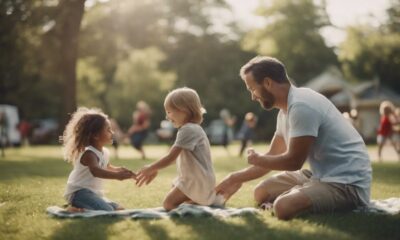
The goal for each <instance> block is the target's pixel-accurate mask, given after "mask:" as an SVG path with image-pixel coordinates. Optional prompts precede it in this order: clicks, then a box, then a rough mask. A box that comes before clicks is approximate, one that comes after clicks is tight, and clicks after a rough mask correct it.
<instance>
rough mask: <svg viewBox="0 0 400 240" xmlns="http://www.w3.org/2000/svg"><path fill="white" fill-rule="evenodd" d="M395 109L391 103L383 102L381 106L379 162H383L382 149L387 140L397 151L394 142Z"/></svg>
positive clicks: (378, 141) (378, 139) (378, 140)
mask: <svg viewBox="0 0 400 240" xmlns="http://www.w3.org/2000/svg"><path fill="white" fill-rule="evenodd" d="M393 108H394V106H393V104H392V103H391V102H389V101H383V102H382V103H381V105H380V106H379V113H380V114H381V118H380V122H379V128H378V136H377V143H378V160H379V162H381V161H382V148H383V146H384V145H385V143H386V141H387V140H389V141H390V143H391V144H392V145H393V147H394V149H395V150H396V151H397V148H396V145H395V143H394V141H393V124H394V116H393Z"/></svg>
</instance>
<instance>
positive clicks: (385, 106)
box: [379, 101, 394, 115]
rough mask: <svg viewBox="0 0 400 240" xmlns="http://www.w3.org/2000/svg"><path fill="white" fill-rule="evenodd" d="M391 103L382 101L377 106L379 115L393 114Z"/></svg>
mask: <svg viewBox="0 0 400 240" xmlns="http://www.w3.org/2000/svg"><path fill="white" fill-rule="evenodd" d="M393 108H394V106H393V103H392V102H390V101H383V102H382V103H381V105H380V106H379V113H380V114H381V115H387V114H390V113H392V112H393Z"/></svg>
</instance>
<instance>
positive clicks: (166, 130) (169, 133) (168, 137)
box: [156, 120, 176, 142]
mask: <svg viewBox="0 0 400 240" xmlns="http://www.w3.org/2000/svg"><path fill="white" fill-rule="evenodd" d="M175 132H176V131H175V128H174V125H173V124H172V123H171V122H170V121H168V120H162V121H161V122H160V128H159V129H157V131H156V134H157V138H158V141H160V142H162V141H166V142H169V141H172V140H173V139H174V137H175Z"/></svg>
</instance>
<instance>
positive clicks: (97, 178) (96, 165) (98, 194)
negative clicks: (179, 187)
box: [62, 107, 136, 211]
mask: <svg viewBox="0 0 400 240" xmlns="http://www.w3.org/2000/svg"><path fill="white" fill-rule="evenodd" d="M112 136H113V131H112V130H111V125H110V121H109V119H108V117H107V115H105V114H104V113H103V112H101V111H100V110H98V109H88V108H84V107H81V108H79V109H78V110H77V111H76V112H75V113H74V114H73V115H72V118H71V120H70V121H69V123H68V124H67V126H66V128H65V130H64V134H63V136H62V142H63V147H64V148H63V151H64V158H65V160H66V161H68V162H72V164H73V166H74V168H73V170H72V172H71V173H70V175H69V177H68V182H67V188H66V191H65V194H64V197H65V199H66V200H67V201H68V203H69V204H70V205H71V206H72V208H71V210H73V211H75V210H78V211H80V210H82V209H90V210H106V211H113V210H122V209H123V208H122V207H121V206H119V205H118V204H117V203H114V202H111V201H109V200H108V199H106V198H104V197H103V192H102V190H103V186H102V185H103V179H118V180H124V179H129V178H135V177H136V175H135V174H134V173H133V172H132V171H130V170H128V169H126V168H123V167H115V166H112V165H111V164H110V163H109V151H108V149H107V148H105V147H104V145H106V144H111V143H112Z"/></svg>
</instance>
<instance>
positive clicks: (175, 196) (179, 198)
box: [163, 187, 190, 211]
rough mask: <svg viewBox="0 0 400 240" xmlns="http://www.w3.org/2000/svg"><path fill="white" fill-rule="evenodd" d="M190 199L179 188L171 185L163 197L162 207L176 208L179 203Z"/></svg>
mask: <svg viewBox="0 0 400 240" xmlns="http://www.w3.org/2000/svg"><path fill="white" fill-rule="evenodd" d="M188 200H190V199H189V198H188V197H187V196H186V195H185V194H183V192H181V190H179V189H178V188H177V187H173V188H172V189H171V191H169V193H168V194H167V196H166V197H165V199H164V203H163V207H164V208H165V210H166V211H170V210H172V209H174V208H177V207H178V206H179V205H180V204H181V203H184V202H185V201H188Z"/></svg>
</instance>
